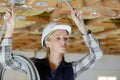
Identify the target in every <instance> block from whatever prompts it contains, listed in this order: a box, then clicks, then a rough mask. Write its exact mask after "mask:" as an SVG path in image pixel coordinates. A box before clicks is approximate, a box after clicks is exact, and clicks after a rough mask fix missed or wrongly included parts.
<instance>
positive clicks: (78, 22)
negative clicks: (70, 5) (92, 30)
mask: <svg viewBox="0 0 120 80" xmlns="http://www.w3.org/2000/svg"><path fill="white" fill-rule="evenodd" d="M71 17H72V19H73V21H74V22H75V24H76V25H77V27H78V29H79V30H80V31H81V33H82V34H86V28H85V26H84V22H83V19H82V15H81V13H80V12H79V11H78V10H76V9H74V10H72V11H71Z"/></svg>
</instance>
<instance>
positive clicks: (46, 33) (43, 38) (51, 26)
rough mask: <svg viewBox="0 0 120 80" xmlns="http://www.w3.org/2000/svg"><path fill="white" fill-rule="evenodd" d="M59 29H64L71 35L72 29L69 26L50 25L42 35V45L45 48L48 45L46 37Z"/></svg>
mask: <svg viewBox="0 0 120 80" xmlns="http://www.w3.org/2000/svg"><path fill="white" fill-rule="evenodd" d="M58 29H62V30H66V31H67V32H68V34H70V33H71V27H70V26H69V25H66V24H59V23H50V24H48V25H47V26H46V27H45V28H44V30H43V33H42V40H41V43H42V46H43V47H44V48H45V47H46V45H45V38H46V36H47V35H48V34H49V33H50V32H52V31H54V30H58Z"/></svg>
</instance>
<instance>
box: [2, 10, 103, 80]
mask: <svg viewBox="0 0 120 80" xmlns="http://www.w3.org/2000/svg"><path fill="white" fill-rule="evenodd" d="M71 16H72V19H73V21H74V22H75V24H76V25H77V26H78V29H79V30H80V32H81V33H82V34H83V35H82V36H83V38H84V40H85V43H86V44H88V42H86V40H87V38H89V39H90V43H89V45H87V46H88V48H89V54H88V55H86V56H85V57H83V58H82V59H80V60H78V61H74V62H71V63H68V62H66V61H65V60H64V53H65V50H66V47H67V44H68V38H69V35H70V33H71V27H70V26H69V25H65V24H61V23H50V24H48V25H47V26H46V27H45V29H44V30H43V34H42V40H41V43H42V46H43V47H44V48H46V49H47V57H46V58H44V59H36V60H35V62H34V64H35V66H36V68H37V70H38V73H39V75H40V78H41V80H75V79H76V78H77V77H78V76H79V75H80V74H81V73H82V72H83V71H85V70H88V69H89V68H90V67H91V66H92V65H93V64H94V62H95V61H96V60H97V59H99V58H101V57H102V54H103V53H102V50H101V48H100V45H99V42H98V41H97V39H95V38H94V36H93V35H92V33H91V32H90V31H89V32H88V34H86V32H85V29H84V26H83V24H82V22H81V21H80V19H81V15H80V13H79V12H78V11H77V10H73V11H71ZM5 19H8V23H7V30H6V34H5V36H4V39H3V41H2V44H1V45H2V50H1V52H2V55H4V54H6V53H8V54H10V53H11V52H12V50H11V44H12V41H11V40H12V32H13V30H14V14H13V11H11V10H8V11H7V13H6V15H5ZM10 56H11V55H9V56H8V57H10ZM11 58H12V57H10V59H4V61H3V62H2V64H3V65H5V66H6V67H10V68H11V64H14V63H12V62H11V64H10V60H11ZM7 61H8V62H9V63H8V62H7ZM19 69H20V68H19Z"/></svg>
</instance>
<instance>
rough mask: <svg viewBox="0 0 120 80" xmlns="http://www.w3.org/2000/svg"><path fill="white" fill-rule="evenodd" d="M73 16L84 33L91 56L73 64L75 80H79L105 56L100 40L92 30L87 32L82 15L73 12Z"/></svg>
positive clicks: (75, 11)
mask: <svg viewBox="0 0 120 80" xmlns="http://www.w3.org/2000/svg"><path fill="white" fill-rule="evenodd" d="M71 16H72V19H73V21H74V22H75V24H76V25H77V27H78V29H79V30H80V32H81V33H82V37H83V39H84V41H85V43H86V45H87V47H88V48H89V54H88V55H86V56H85V57H83V58H82V59H80V60H78V61H74V62H72V65H73V70H74V75H75V78H77V77H78V76H79V75H80V74H81V73H82V72H83V71H86V70H88V69H89V68H90V67H91V66H92V65H93V64H94V63H95V61H96V60H97V59H100V58H101V57H102V55H103V52H102V49H101V47H100V44H99V42H98V40H97V39H96V38H95V37H94V36H93V34H92V32H91V31H90V30H88V31H86V28H85V26H84V22H83V20H82V18H81V14H80V13H79V12H78V11H77V10H73V11H72V12H71Z"/></svg>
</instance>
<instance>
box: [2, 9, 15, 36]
mask: <svg viewBox="0 0 120 80" xmlns="http://www.w3.org/2000/svg"><path fill="white" fill-rule="evenodd" d="M14 18H15V17H14V13H13V10H11V9H8V10H7V11H6V14H5V16H4V21H7V28H6V34H5V36H4V38H8V37H12V33H13V31H14V25H15V21H14Z"/></svg>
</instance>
